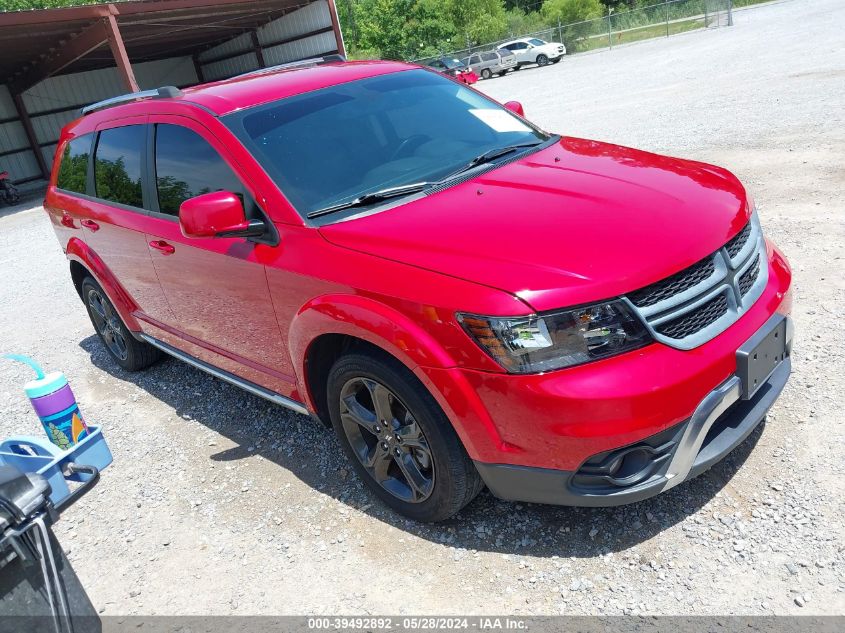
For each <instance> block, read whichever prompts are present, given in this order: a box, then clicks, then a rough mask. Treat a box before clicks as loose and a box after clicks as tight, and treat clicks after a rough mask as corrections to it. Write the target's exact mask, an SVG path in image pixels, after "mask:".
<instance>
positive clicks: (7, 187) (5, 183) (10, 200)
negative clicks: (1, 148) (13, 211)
mask: <svg viewBox="0 0 845 633" xmlns="http://www.w3.org/2000/svg"><path fill="white" fill-rule="evenodd" d="M0 201H2V202H4V203H5V204H10V205H11V204H17V203H18V202H20V201H21V194H20V193H19V192H18V188H17V187H15V185H13V184H12V181H11V179H10V178H9V172H7V171H0Z"/></svg>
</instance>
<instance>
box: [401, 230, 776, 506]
mask: <svg viewBox="0 0 845 633" xmlns="http://www.w3.org/2000/svg"><path fill="white" fill-rule="evenodd" d="M767 259H768V264H769V272H768V281H767V284H766V287H765V289H764V291H763V293H762V294H761V295H760V297H759V298H758V299H757V301H755V302H754V304H753V305H752V306H750V307H749V308H748V309H747V311H746V312H745V314H744V315H743V316H742V317H741V318H739V319H738V320H737V321H736V322H735V323H734V324H733V325H731V326H730V327H728V329H726V330H725V331H724V332H722V333H721V334H719V335H718V336H716V337H715V338H713V339H712V340H710V341H708V342H706V343H704V344H702V345H700V346H699V347H696V348H695V349H692V350H679V349H674V348H671V347H669V346H667V345H663V344H660V343H656V344H654V345H649V346H647V347H645V348H642V349H639V350H635V351H632V352H628V353H626V354H621V355H619V356H615V357H611V358H608V359H604V360H600V361H595V362H593V363H587V364H584V365H580V366H576V367H571V368H568V369H564V370H559V371H553V372H547V373H543V374H505V373H494V372H487V371H479V370H471V369H465V368H439V369H432V368H423V367H420V368H418V370H417V375H418V376H419V377H420V379H421V380H422V381H423V382H424V384H426V386H428V387H429V389H430V390H431V392H432V394H433V395H434V396H435V398H437V400H438V402H439V403H440V405H441V406H442V408H443V410H444V411H445V412H446V414H447V416H448V417H449V419H450V420H452V422H453V425H454V427H455V430H456V431H457V432H458V435H459V436H460V438H461V440H462V442H463V445H464V447H465V448H466V450H467V453H468V454H469V456H470V458H471V459H473V460H474V462H475V463H476V465H477V467H478V471H479V472H480V473H481V475H482V477H483V478H484V479H485V481H487V482H488V486H489V487H490V489H491V490H493V491H494V492H495V493H497V494H500V495H501V496H504V497H505V498H513V499H522V500H526V501H530V500H543V501H545V502H549V503H574V504H578V505H581V504H590V503H593V504H594V505H598V504H599V502H598V501H597V500H594V501H589V500H587V499H586V497H589V496H590V495H598V496H606V494H604V493H606V492H607V491H603V492H602V493H601V494H599V493H598V492H596V491H595V490H593V491H592V492H591V491H589V490H584V488H585V485H581V484H585V482H584V481H583V478H581V477H580V476H579V479H578V480H574V481H573V482H572V484H573V486H575V488H573V487H570V485H569V484H570V480H571V479H572V478H573V477H574V475H575V473H576V472H578V471H579V469H580V468H581V467H582V466H584V465H585V464H587V463H588V462H589V460H591V459H593V458H596V457H597V456H601V455H603V454H609V453H611V452H613V451H616V450H618V449H620V447H630V446H634V445H638V444H642V443H647V442H649V441H650V440H651V439H655V440H665V441H666V442H668V441H669V440H672V439H675V440H677V439H678V438H677V437H676V434H677V433H680V432H681V431H682V429H685V428H686V425H688V424H689V422H690V420H691V419H692V418H693V417H694V416H695V412H696V411H698V410H699V408H700V407H701V406H702V404H701V403H702V402H704V401H706V400H707V398H708V394H710V393H711V392H713V391H714V389H716V390H718V389H719V388H721V387H722V386H724V385H726V384H728V383H729V381H730V380H731V378H732V377H734V376H736V375H737V374H738V372H739V367H738V364H737V350H739V349H740V348H742V347H743V346H745V345H746V344H747V343H748V342H749V341H750V340H752V339H753V338H754V337H755V335H757V334H758V333H759V332H761V331H763V330H765V328H766V324H767V322H768V321H769V320H770V319H772V318H773V317H775V316H776V315H780V316H787V315H788V314H789V313H790V311H791V307H792V296H791V292H790V283H791V271H790V270H789V265H788V263H787V262H786V260H785V259H784V257H783V256H782V255H781V253H780V252H779V251H778V250H777V248H775V247H774V246H773V245H772V244H767ZM783 372H786V375H788V373H789V369H788V367H787V368H786V369H781V370H780V372H778V373H777V374H775V375H773V376H771V377H769V383H770V384H769V386H768V387H766V388H761V389H760V391H759V392H758V393H757V394H756V398H755V399H753V400H751V401H745V400H743V401H741V402H739V403H735V404H733V406H729V407H728V408H729V411H728V412H727V413H725V416H727V417H726V419H727V418H730V419H731V420H732V421H731V422H730V425H732V426H733V427H737V428H738V427H739V426H742V428H743V429H746V430H748V432H750V430H751V429H753V427H754V426H755V425H756V424H757V423H758V422H759V421H760V420H761V419H762V417H763V414H764V413H765V411H766V410H767V409H768V408H769V407H770V406H771V403H772V402H773V401H774V399H775V398H776V397H777V394H778V393H779V392H780V390H781V389H782V388H783V382H785V380H786V375H784V373H783ZM748 402H755V403H762V404H760V405H759V408H758V409H753V410H752V409H751V408H749V405H748ZM729 404H730V403H729ZM742 411H746V414H743V413H742ZM758 411H759V412H760V415H759V416H756V414H757V412H758ZM748 412H750V413H748ZM755 416H756V417H755ZM698 417H699V418H700V415H699V416H698ZM752 418H754V419H752ZM723 421H724V420H721V419H720V421H719V422H718V424H717V426H718V427H719V428H721V426H722V422H723ZM749 425H751V429H749V428H748V426H749ZM731 437H732V432H726V435H725V436H724V438H723V439H722V440H720V442H719V443H717V444H713V446H712V447H710V448H708V449H707V450H705V449H703V448H702V449H701V450H699V451H697V452H696V453H695V454H694V457H693V463H692V465H691V466H690V468H689V472H688V473H686V474H685V475H684V474H683V473H679V472H675V473H674V475H673V476H672V477H668V478H667V480H670V481H671V485H675V484H676V483H678V482H680V481H683V479H684V478H689V477H692V476H695V475H696V474H698V473H699V472H701V470H703V469H704V468H706V467H707V466H709V465H711V464H712V463H713V462H715V461H716V460H717V459H719V458H720V457H721V456H723V455H724V454H725V453H726V452H727V451H729V450H730V449H731V448H733V446H735V445H736V444H737V443H739V442H741V441H742V438H739V439H736V438H734V439H736V441H735V442H729V439H730V438H731ZM743 437H744V436H743ZM705 438H706V435H705ZM725 443H727V444H726V445H727V446H728V447H727V448H726V449H725V450H724V451H722V450H719V451H716V447H717V446H722V445H723V444H725ZM705 444H706V445H708V446H709V445H710V441H709V440H707V442H705ZM714 451H716V452H717V453H718V455H717V456H716V457H714V458H713V459H712V460H711V459H710V458H709V457H708V456H709V455H711V454H712V453H713V452H714ZM702 460H703V461H702ZM702 464H706V465H704V466H702ZM664 465H665V464H664ZM653 474H654V475H659V474H660V472H658V471H655V473H653ZM664 474H665V473H664ZM533 475H537V476H536V477H535V476H533ZM499 482H502V483H499ZM544 482H545V483H544ZM664 484H665V486H664ZM652 486H653V487H654V488H652ZM586 487H589V486H586ZM668 487H670V486H669V484H668V483H667V482H663V483H659V482H657V480H656V479H655V480H653V481H643V482H640V483H638V484H637V486H636V488H634V487H631V488H630V489H629V491H628V494H627V496H625V497H621V496H620V497H616V499H618V500H617V501H613V500H612V499H608V501H606V502H608V503H626V502H629V501H635V500H637V498H645V497H648V496H650V495H651V494H656V493H657V492H659V491H660V490H662V489H665V488H668ZM576 488H577V490H576ZM544 491H545V492H548V493H554V494H551V495H549V494H545V492H544ZM613 492H620V491H618V490H616V491H613ZM550 497H551V498H550ZM554 499H558V500H557V501H555V500H554Z"/></svg>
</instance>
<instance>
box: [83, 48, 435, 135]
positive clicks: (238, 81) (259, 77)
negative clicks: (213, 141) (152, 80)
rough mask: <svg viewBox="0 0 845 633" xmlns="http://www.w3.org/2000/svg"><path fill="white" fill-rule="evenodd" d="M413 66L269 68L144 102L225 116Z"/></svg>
mask: <svg viewBox="0 0 845 633" xmlns="http://www.w3.org/2000/svg"><path fill="white" fill-rule="evenodd" d="M413 68H418V66H413V65H411V64H405V63H402V62H389V61H353V62H341V61H338V62H332V63H322V64H315V65H311V66H298V67H296V66H295V67H288V68H284V67H279V68H268V69H263V70H259V71H256V72H254V73H249V74H246V75H241V76H238V77H233V78H231V79H225V80H223V81H215V82H212V83H207V84H200V85H197V86H192V87H190V88H184V89H183V90H181V91H175V92H176V93H177V94H176V96H173V97H166V98H155V99H154V100H152V101H150V102H143V103H150V104H160V103H163V102H173V103H179V102H181V103H186V104H193V105H198V106H200V107H201V108H203V109H205V110H206V111H208V112H211V113H212V114H214V115H216V116H225V115H227V114H231V113H232V112H236V111H238V110H243V109H246V108H251V107H253V106H258V105H261V104H264V103H268V102H270V101H276V100H278V99H284V98H285V97H291V96H294V95H298V94H302V93H305V92H311V91H313V90H319V89H321V88H327V87H329V86H333V85H336V84H342V83H347V82H350V81H356V80H358V79H365V78H367V77H376V76H379V75H385V74H388V73H394V72H398V71H403V70H410V69H413ZM174 90H175V89H174ZM139 103H141V102H139V101H138V100H133V101H129V102H127V103H125V104H121V105H114V106H111V107H109V108H107V109H104V110H100V112H102V113H104V114H103V115H102V118H113V117H114V115H115V114H119V110H121V109H124V108H126V109H127V110H126V111H127V114H129V113H130V112H132V113H133V114H135V113H137V110H138V107H139ZM89 117H90V119H99V118H101V117H99V116H97V114H92V115H89ZM89 117H85V119H89ZM92 122H93V121H92ZM86 127H87V126H86Z"/></svg>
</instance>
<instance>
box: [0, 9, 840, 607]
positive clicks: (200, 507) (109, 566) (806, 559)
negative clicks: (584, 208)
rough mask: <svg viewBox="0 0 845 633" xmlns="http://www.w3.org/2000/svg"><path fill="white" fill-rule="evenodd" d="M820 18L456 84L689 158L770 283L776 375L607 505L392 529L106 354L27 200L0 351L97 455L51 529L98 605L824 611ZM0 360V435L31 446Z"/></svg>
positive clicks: (827, 477) (828, 431) (323, 475)
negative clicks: (729, 420) (87, 431)
mask: <svg viewBox="0 0 845 633" xmlns="http://www.w3.org/2000/svg"><path fill="white" fill-rule="evenodd" d="M842 24H845V3H842V2H841V1H839V0H819V1H814V2H810V1H801V0H792V1H788V2H783V3H778V4H773V5H767V6H763V7H760V8H755V9H752V10H747V11H742V12H737V15H736V25H735V26H733V27H731V28H720V29H714V30H710V31H707V32H696V33H690V34H685V35H680V36H675V37H672V38H668V39H661V40H657V41H653V42H647V43H642V44H637V45H633V46H629V47H622V48H619V49H614V50H613V51H606V52H601V53H595V54H587V55H582V56H575V57H572V58H566V59H564V60H563V61H562V62H561V63H560V64H557V65H555V66H552V67H549V68H542V69H540V68H537V69H524V70H521V71H519V72H518V73H512V74H511V75H509V76H507V77H505V78H502V79H494V80H491V81H488V82H481V83H480V84H479V88H480V89H482V90H484V91H486V92H489V93H490V94H491V95H493V96H495V97H496V98H497V99H501V100H507V99H519V100H521V101H522V102H523V103H524V105H525V108H526V112H527V114H528V116H529V118H531V119H533V120H534V121H536V122H537V123H538V124H540V125H541V126H543V127H545V128H547V129H550V130H554V131H559V132H561V133H565V134H569V135H574V136H584V137H592V138H598V139H601V140H608V141H613V142H618V143H621V144H626V145H632V146H637V147H641V148H645V149H649V150H653V151H659V152H664V153H668V154H673V155H679V156H684V157H689V158H694V159H698V160H705V161H709V162H713V163H718V164H721V165H724V166H726V167H728V168H730V169H732V170H734V171H735V172H736V173H737V174H738V175H739V176H740V177H741V178H742V179H743V181H744V182H745V183H746V184H747V186H748V187H749V189H750V190H751V191H752V192H753V193H754V196H755V198H756V200H757V203H758V207H759V210H760V215H761V219H762V223H763V228H764V230H765V232H766V233H767V235H768V236H769V237H770V238H772V239H774V240H775V241H776V242H777V243H778V244H779V245H780V246H781V247H782V249H783V250H784V251H785V253H786V255H787V256H788V258H789V259H790V261H791V263H792V265H793V268H794V275H795V278H794V284H795V285H794V288H795V315H794V316H795V321H796V332H797V334H796V336H797V338H796V342H795V349H794V356H793V362H794V374H793V376H792V378H791V381H790V383H789V384H788V386H787V388H786V390H785V392H784V394H783V396H782V398H781V399H780V400H779V401H778V403H777V404H776V405H775V407H774V409H773V410H772V412H771V414H770V416H769V418H768V421H767V423H766V424H765V426H762V427H761V428H760V429H759V430H758V432H756V433H755V434H754V435H753V436H752V437H751V438H749V440H748V441H747V442H746V443H745V444H744V445H742V446H741V447H739V448H738V449H737V450H736V451H734V453H732V454H731V455H730V456H729V457H728V458H727V459H726V460H724V461H723V462H722V463H720V464H718V465H717V466H716V467H714V468H713V469H712V470H711V471H709V472H708V473H706V474H704V475H702V476H701V477H699V478H698V479H696V480H694V481H692V482H689V483H686V484H684V485H681V486H678V487H676V488H675V489H673V490H671V491H669V492H668V493H666V494H664V495H661V496H659V497H657V498H654V499H651V500H648V501H645V502H642V503H639V504H636V505H633V506H626V507H622V508H609V509H572V508H555V507H546V506H535V505H527V504H511V503H504V502H500V501H498V500H496V499H494V498H492V497H491V496H490V495H489V494H488V493H486V492H484V493H482V494H481V496H480V497H479V498H478V499H477V500H476V501H475V502H473V503H472V504H471V505H470V506H469V507H468V508H466V510H465V511H463V512H462V513H461V514H460V515H459V516H458V517H457V518H455V519H454V520H451V521H450V522H447V523H444V524H439V525H435V526H426V525H418V524H414V523H412V522H409V521H405V520H403V519H401V518H398V517H397V516H396V515H393V514H391V513H390V512H388V511H386V510H385V509H384V508H383V507H382V506H381V505H380V504H379V503H378V502H377V501H376V500H375V499H374V498H372V497H371V496H370V495H369V494H368V493H367V492H366V490H364V489H363V487H362V486H361V485H360V484H359V483H358V482H357V481H356V480H355V477H354V475H353V473H352V471H351V469H349V467H348V466H347V464H346V463H344V459H343V457H342V455H341V453H340V450H339V447H338V444H337V442H336V441H335V439H334V438H333V436H332V435H331V433H330V432H329V431H327V430H326V429H323V428H322V427H320V426H318V425H316V424H315V423H314V422H312V421H311V420H310V419H308V418H306V417H303V416H298V415H296V414H293V413H290V412H287V411H285V410H283V409H280V408H277V407H274V406H273V405H271V404H269V403H267V402H265V401H263V400H260V399H258V398H256V397H253V396H251V395H249V394H246V393H243V392H241V391H239V390H237V389H235V388H234V387H231V386H229V385H227V384H224V383H221V382H220V381H218V380H216V379H214V378H211V377H210V376H207V375H205V374H203V373H201V372H199V371H197V370H194V369H192V368H190V367H188V366H186V365H184V364H181V363H179V362H177V361H174V360H166V361H164V362H161V363H160V364H158V365H156V366H154V367H153V368H151V369H150V370H148V371H146V372H144V373H140V374H127V373H125V372H123V371H121V370H120V369H119V368H117V366H116V365H115V364H114V363H112V362H111V361H110V359H109V357H108V356H107V354H106V353H105V351H104V349H103V348H102V347H101V345H100V343H99V341H98V339H97V338H96V337H95V336H94V332H93V329H92V327H91V325H90V323H89V322H88V319H87V316H86V314H85V311H84V309H83V306H82V304H81V303H80V301H79V299H78V297H77V296H76V295H75V293H74V290H73V288H72V286H71V282H70V278H69V275H68V271H67V264H66V262H65V260H64V258H63V256H62V253H61V251H60V248H59V246H58V244H57V242H56V240H55V237H54V236H53V234H52V231H51V228H50V226H49V223H48V221H47V219H46V216H45V215H44V213H43V211H42V210H41V209H40V208H39V207H35V206H34V204H35V203H30V204H29V205H21V206H20V207H18V208H15V209H9V210H5V211H2V212H0V270H2V282H0V284H2V286H0V287H2V293H0V351H14V352H20V353H25V354H30V355H32V356H35V357H37V358H38V359H39V360H41V361H42V362H43V363H44V364H45V365H46V366H47V367H49V368H50V369H61V370H63V371H64V372H65V373H66V374H67V375H68V377H69V378H70V380H71V384H72V385H73V388H74V390H75V392H76V394H77V396H78V398H79V401H80V404H81V406H82V409H83V412H84V413H85V415H86V417H87V418H88V420H89V421H91V422H94V423H98V424H102V425H103V426H104V429H105V435H106V437H107V439H108V442H109V444H110V446H111V449H112V451H113V453H114V457H115V461H114V463H113V465H112V466H111V467H109V469H107V470H106V471H105V472H104V474H103V477H102V481H101V482H100V483H99V485H98V486H97V488H96V489H95V490H94V491H93V492H92V493H91V494H90V495H89V496H88V497H86V498H85V499H84V500H83V501H81V502H80V503H78V504H77V505H76V506H75V507H74V508H72V509H71V510H70V511H68V512H67V513H66V514H65V515H64V516H63V517H62V519H61V521H60V522H59V523H58V524H57V526H56V528H57V533H58V535H59V539H60V541H61V543H62V544H63V545H64V546H65V548H66V549H67V550H69V552H70V558H71V560H72V561H73V564H74V566H75V568H76V570H77V572H78V573H79V576H80V577H81V579H82V581H83V583H84V585H85V586H86V587H87V589H88V591H89V593H90V596H91V598H92V600H93V603H94V604H95V606H96V607H97V609H98V610H99V611H100V612H101V613H104V614H207V613H211V614H303V613H307V614H334V613H346V614H386V613H390V614H397V613H398V614H444V613H447V614H456V613H460V614H464V613H466V614H471V613H472V614H479V613H499V614H506V613H508V614H537V613H543V614H555V613H568V614H598V613H602V614H618V613H649V614H708V613H712V614H716V613H718V614H727V613H731V614H770V613H776V614H786V613H802V614H804V613H816V614H845V593H843V592H845V539H843V536H845V518H843V517H845V512H844V511H845V494H843V493H845V484H843V481H845V480H843V477H842V468H843V464H844V463H845V441H844V440H845V437H843V424H842V423H843V410H844V409H845V395H843V392H845V328H843V324H842V322H841V321H840V319H841V318H842V317H843V315H845V281H843V273H845V266H843V254H845V216H844V215H843V211H845V193H844V192H845V39H843V36H842V30H841V25H842ZM28 377H29V376H28V372H27V371H26V370H25V369H24V368H20V367H17V366H14V365H12V364H9V363H0V408H2V411H3V416H2V419H0V437H5V436H6V435H10V434H13V433H14V434H18V433H40V427H39V425H38V422H37V419H36V418H35V416H34V414H32V413H31V411H30V409H29V405H28V403H27V401H26V399H25V397H24V395H23V393H22V385H23V383H24V381H25V380H26V379H28Z"/></svg>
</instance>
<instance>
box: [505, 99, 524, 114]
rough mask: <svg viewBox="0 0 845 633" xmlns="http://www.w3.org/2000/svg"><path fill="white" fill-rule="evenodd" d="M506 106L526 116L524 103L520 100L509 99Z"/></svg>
mask: <svg viewBox="0 0 845 633" xmlns="http://www.w3.org/2000/svg"><path fill="white" fill-rule="evenodd" d="M505 107H506V108H507V109H508V110H510V111H511V112H514V113H516V114H518V115H519V116H521V117H525V110H524V109H523V108H522V104H521V103H520V102H519V101H508V102H507V103H505Z"/></svg>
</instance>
